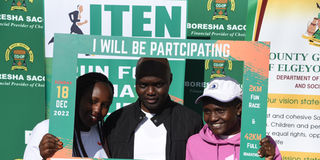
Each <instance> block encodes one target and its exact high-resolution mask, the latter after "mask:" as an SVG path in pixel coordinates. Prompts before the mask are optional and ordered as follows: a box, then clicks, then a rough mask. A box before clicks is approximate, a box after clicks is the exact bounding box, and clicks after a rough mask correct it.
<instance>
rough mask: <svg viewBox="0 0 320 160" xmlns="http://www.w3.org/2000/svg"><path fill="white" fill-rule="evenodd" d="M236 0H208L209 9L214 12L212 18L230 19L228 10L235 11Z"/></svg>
mask: <svg viewBox="0 0 320 160" xmlns="http://www.w3.org/2000/svg"><path fill="white" fill-rule="evenodd" d="M235 8H236V6H235V0H208V3H207V10H208V11H211V10H212V12H213V17H212V20H216V19H224V20H229V19H228V10H231V11H234V10H235Z"/></svg>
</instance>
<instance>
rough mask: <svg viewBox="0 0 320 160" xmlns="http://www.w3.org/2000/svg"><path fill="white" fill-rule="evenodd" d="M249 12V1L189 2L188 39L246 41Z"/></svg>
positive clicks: (215, 0)
mask: <svg viewBox="0 0 320 160" xmlns="http://www.w3.org/2000/svg"><path fill="white" fill-rule="evenodd" d="M247 11H248V0H205V1H198V0H188V18H187V37H188V38H201V39H219V40H244V39H245V36H246V22H247V16H254V15H248V14H247ZM199 15H201V16H199Z"/></svg>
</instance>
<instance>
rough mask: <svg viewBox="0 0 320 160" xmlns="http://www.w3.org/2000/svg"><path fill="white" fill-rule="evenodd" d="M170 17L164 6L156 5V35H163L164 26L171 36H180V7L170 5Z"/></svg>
mask: <svg viewBox="0 0 320 160" xmlns="http://www.w3.org/2000/svg"><path fill="white" fill-rule="evenodd" d="M171 17H172V18H170V16H169V14H168V11H167V9H166V7H165V6H157V7H156V29H155V30H156V37H164V36H165V26H167V29H168V32H169V34H170V36H171V37H180V28H181V7H172V8H171Z"/></svg>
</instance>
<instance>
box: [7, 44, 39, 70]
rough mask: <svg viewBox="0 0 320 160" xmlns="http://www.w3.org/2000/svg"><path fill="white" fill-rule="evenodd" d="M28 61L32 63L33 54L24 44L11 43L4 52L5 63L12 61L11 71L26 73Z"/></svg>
mask: <svg viewBox="0 0 320 160" xmlns="http://www.w3.org/2000/svg"><path fill="white" fill-rule="evenodd" d="M28 59H29V62H30V63H33V52H32V50H31V49H30V47H29V46H27V45H26V44H24V43H13V44H11V45H10V46H9V47H8V48H7V50H6V53H5V60H6V62H9V61H11V60H12V67H11V70H25V71H28Z"/></svg>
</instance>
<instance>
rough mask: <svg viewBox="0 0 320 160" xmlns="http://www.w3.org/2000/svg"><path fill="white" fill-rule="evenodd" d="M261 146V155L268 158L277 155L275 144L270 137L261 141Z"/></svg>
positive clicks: (259, 152) (271, 159)
mask: <svg viewBox="0 0 320 160" xmlns="http://www.w3.org/2000/svg"><path fill="white" fill-rule="evenodd" d="M259 144H260V146H261V148H260V149H259V151H258V154H259V156H260V157H265V159H266V160H273V158H274V156H275V154H276V153H275V146H274V145H273V144H272V143H271V142H270V140H269V138H268V137H265V138H263V139H262V140H261V141H260V143H259Z"/></svg>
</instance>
